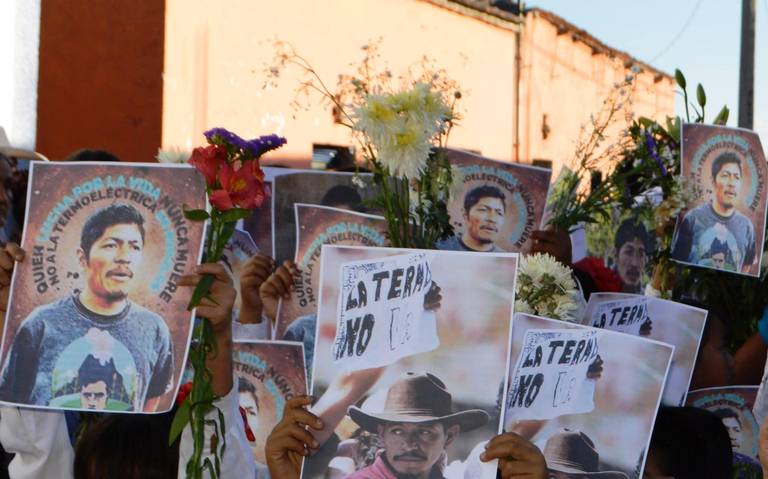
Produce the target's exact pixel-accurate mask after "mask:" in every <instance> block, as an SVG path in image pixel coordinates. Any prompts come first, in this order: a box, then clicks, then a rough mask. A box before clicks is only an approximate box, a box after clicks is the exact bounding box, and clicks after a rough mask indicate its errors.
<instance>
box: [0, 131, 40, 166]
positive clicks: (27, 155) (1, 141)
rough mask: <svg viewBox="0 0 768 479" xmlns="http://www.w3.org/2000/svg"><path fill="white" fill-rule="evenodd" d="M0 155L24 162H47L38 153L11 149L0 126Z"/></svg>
mask: <svg viewBox="0 0 768 479" xmlns="http://www.w3.org/2000/svg"><path fill="white" fill-rule="evenodd" d="M0 154H2V155H5V156H8V157H13V158H19V159H25V160H39V161H48V158H46V157H45V156H43V155H41V154H40V153H36V152H34V151H30V150H22V149H21V148H14V147H12V146H11V142H10V141H8V136H6V134H5V130H4V129H3V127H2V126H0Z"/></svg>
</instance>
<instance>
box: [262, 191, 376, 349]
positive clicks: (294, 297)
mask: <svg viewBox="0 0 768 479" xmlns="http://www.w3.org/2000/svg"><path fill="white" fill-rule="evenodd" d="M295 212H296V254H295V256H294V262H295V263H296V266H297V267H298V268H299V270H300V271H301V273H300V275H299V277H298V278H296V281H295V287H296V290H295V291H294V292H293V294H291V299H290V300H289V301H283V300H282V299H281V300H280V307H279V309H278V312H277V321H276V323H277V324H276V325H275V337H276V338H283V336H284V335H285V333H286V331H287V330H288V328H289V327H290V325H291V323H293V322H294V321H295V320H298V319H299V318H302V317H306V316H308V315H313V316H314V315H315V314H316V313H317V295H318V293H319V291H318V290H319V285H320V252H321V250H322V246H323V245H324V244H337V245H347V246H371V247H377V246H388V245H389V240H388V239H387V237H386V231H387V224H386V221H384V218H382V217H381V216H374V215H367V214H364V213H356V212H354V211H349V210H342V209H339V208H331V207H329V206H318V205H307V204H304V203H296V205H295ZM289 336H291V337H293V335H289Z"/></svg>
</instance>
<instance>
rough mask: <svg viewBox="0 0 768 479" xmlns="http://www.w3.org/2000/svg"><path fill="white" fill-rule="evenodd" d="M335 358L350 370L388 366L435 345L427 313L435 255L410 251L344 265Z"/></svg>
mask: <svg viewBox="0 0 768 479" xmlns="http://www.w3.org/2000/svg"><path fill="white" fill-rule="evenodd" d="M341 275H342V276H341V286H342V287H341V292H340V296H339V300H338V311H339V316H338V322H337V327H336V339H335V341H334V344H333V358H334V361H335V362H336V363H341V364H343V365H344V366H345V367H346V368H347V369H349V370H359V369H367V368H372V367H380V366H386V365H389V364H392V363H394V362H396V361H397V360H398V359H400V358H403V357H406V356H411V355H413V354H418V353H422V352H425V351H431V350H433V349H435V348H437V347H438V346H439V344H440V340H439V338H438V337H437V325H436V323H435V317H434V314H432V313H430V312H427V311H425V309H424V296H425V295H426V293H427V292H428V291H429V289H430V287H431V285H432V266H431V256H430V255H428V254H427V253H423V252H418V253H409V254H404V255H398V256H390V257H387V258H382V259H378V260H375V261H362V262H353V263H345V264H342V267H341Z"/></svg>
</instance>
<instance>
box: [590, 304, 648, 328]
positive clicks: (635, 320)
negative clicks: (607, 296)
mask: <svg viewBox="0 0 768 479" xmlns="http://www.w3.org/2000/svg"><path fill="white" fill-rule="evenodd" d="M648 300H649V298H648V297H647V296H633V297H631V298H628V299H620V300H616V301H607V302H605V303H599V304H598V305H597V306H596V307H595V309H594V310H593V311H594V312H593V313H592V316H591V318H590V319H589V323H587V324H588V325H589V326H594V327H596V328H602V329H609V330H611V331H618V332H620V333H629V334H634V335H636V336H638V335H639V334H640V328H641V327H642V326H643V323H644V322H645V321H646V320H647V319H648Z"/></svg>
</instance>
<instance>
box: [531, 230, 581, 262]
mask: <svg viewBox="0 0 768 479" xmlns="http://www.w3.org/2000/svg"><path fill="white" fill-rule="evenodd" d="M531 239H532V240H533V242H532V246H531V251H530V252H531V253H532V254H533V253H546V254H549V255H551V256H552V257H554V258H555V259H556V260H557V261H558V262H559V263H561V264H563V265H564V266H568V267H570V266H571V262H572V261H571V259H572V254H573V253H572V250H571V248H572V246H571V236H570V235H569V234H568V232H567V231H561V230H546V231H544V230H536V231H534V232H533V233H531Z"/></svg>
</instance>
